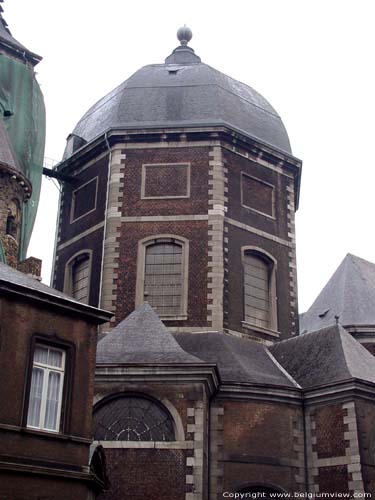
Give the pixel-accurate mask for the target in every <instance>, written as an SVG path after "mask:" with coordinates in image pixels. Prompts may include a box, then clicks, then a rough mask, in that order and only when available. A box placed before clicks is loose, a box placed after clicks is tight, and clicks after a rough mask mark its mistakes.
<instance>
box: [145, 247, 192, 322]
mask: <svg viewBox="0 0 375 500" xmlns="http://www.w3.org/2000/svg"><path fill="white" fill-rule="evenodd" d="M187 251H188V245H187V241H186V240H182V239H177V238H174V237H158V238H153V239H148V240H146V241H142V242H140V251H139V254H138V277H137V279H138V282H137V303H141V302H143V301H144V300H146V301H147V302H148V303H149V304H150V305H151V306H152V307H153V308H154V309H155V311H156V312H157V313H158V315H159V316H160V317H162V318H165V319H168V318H182V317H184V316H185V315H186V309H187Z"/></svg>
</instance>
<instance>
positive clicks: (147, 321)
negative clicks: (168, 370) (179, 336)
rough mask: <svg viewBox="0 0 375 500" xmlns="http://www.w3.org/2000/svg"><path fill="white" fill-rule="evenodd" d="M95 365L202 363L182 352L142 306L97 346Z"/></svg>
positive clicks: (161, 324)
mask: <svg viewBox="0 0 375 500" xmlns="http://www.w3.org/2000/svg"><path fill="white" fill-rule="evenodd" d="M96 362H97V363H98V364H119V363H131V364H149V363H152V364H153V363H160V364H164V363H187V364H196V363H203V362H202V361H201V360H200V359H198V358H196V357H195V356H192V355H190V354H188V353H187V352H185V351H184V350H183V349H182V348H181V347H180V346H179V344H178V343H177V342H176V341H175V339H174V338H173V336H172V334H171V333H170V332H169V331H168V329H167V328H166V327H165V326H164V324H163V323H162V322H161V320H160V318H159V316H158V315H157V314H156V313H155V311H154V310H153V309H152V307H151V306H150V305H149V304H147V303H145V304H142V305H141V306H139V307H138V308H137V309H135V311H134V312H132V313H131V314H130V315H129V316H128V317H127V318H125V319H124V320H123V321H121V323H119V324H118V325H117V326H116V327H115V328H114V329H113V330H112V331H111V332H110V333H108V334H107V335H106V336H105V337H104V338H103V339H102V340H101V341H100V342H99V344H98V349H97V355H96Z"/></svg>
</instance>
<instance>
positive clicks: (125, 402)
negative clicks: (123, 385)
mask: <svg viewBox="0 0 375 500" xmlns="http://www.w3.org/2000/svg"><path fill="white" fill-rule="evenodd" d="M94 439H95V440H97V441H174V440H175V435H174V429H173V421H172V417H171V416H170V415H169V413H168V411H167V410H166V409H165V408H164V407H162V406H161V405H158V404H157V403H155V402H154V401H151V400H150V399H146V398H142V397H136V396H126V397H119V398H116V399H112V400H111V401H109V402H108V403H106V404H104V405H102V406H100V407H99V408H98V409H97V410H96V411H94Z"/></svg>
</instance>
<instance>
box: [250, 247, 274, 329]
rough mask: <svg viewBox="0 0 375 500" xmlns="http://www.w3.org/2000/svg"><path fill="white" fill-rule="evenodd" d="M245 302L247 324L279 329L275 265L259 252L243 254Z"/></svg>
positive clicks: (253, 251) (251, 250) (251, 251)
mask: <svg viewBox="0 0 375 500" xmlns="http://www.w3.org/2000/svg"><path fill="white" fill-rule="evenodd" d="M243 300H244V320H245V322H246V323H248V324H250V325H253V326H257V327H261V328H266V329H277V322H276V290H275V263H274V261H273V260H271V258H270V257H268V256H267V255H265V254H263V253H261V252H260V251H258V250H253V249H250V250H245V251H244V254H243Z"/></svg>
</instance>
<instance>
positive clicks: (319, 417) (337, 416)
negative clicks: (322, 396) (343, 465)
mask: <svg viewBox="0 0 375 500" xmlns="http://www.w3.org/2000/svg"><path fill="white" fill-rule="evenodd" d="M346 414H347V412H346V411H345V410H344V408H342V405H330V406H324V407H322V408H317V409H316V410H315V412H314V413H313V415H314V419H315V425H316V427H315V432H314V434H315V437H316V444H315V445H313V450H314V451H316V453H317V454H318V458H331V457H339V456H341V455H345V448H346V446H345V439H344V432H345V425H344V415H346Z"/></svg>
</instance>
